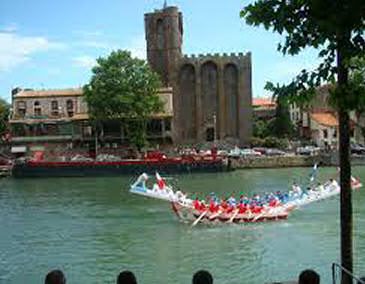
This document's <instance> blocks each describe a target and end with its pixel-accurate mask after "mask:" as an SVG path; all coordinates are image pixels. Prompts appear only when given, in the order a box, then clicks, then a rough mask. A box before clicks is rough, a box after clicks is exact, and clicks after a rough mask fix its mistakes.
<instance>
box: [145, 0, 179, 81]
mask: <svg viewBox="0 0 365 284" xmlns="http://www.w3.org/2000/svg"><path fill="white" fill-rule="evenodd" d="M144 21H145V35H146V42H147V60H148V63H149V64H150V66H151V68H152V69H153V70H154V71H156V72H157V73H158V74H160V76H161V81H162V83H163V85H164V86H165V87H168V86H171V85H173V82H174V80H175V71H176V67H177V65H178V62H179V60H180V58H181V56H182V50H181V48H182V37H183V20H182V14H181V13H180V12H179V9H178V8H177V7H174V6H168V5H167V3H166V1H165V2H164V6H163V8H162V9H161V10H155V11H154V12H152V13H147V14H145V16H144Z"/></svg>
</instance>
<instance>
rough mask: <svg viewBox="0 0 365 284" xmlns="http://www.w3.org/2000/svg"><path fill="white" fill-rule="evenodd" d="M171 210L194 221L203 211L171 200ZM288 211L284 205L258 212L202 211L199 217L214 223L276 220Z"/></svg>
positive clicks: (202, 220) (286, 215)
mask: <svg viewBox="0 0 365 284" xmlns="http://www.w3.org/2000/svg"><path fill="white" fill-rule="evenodd" d="M171 206H172V210H173V212H174V213H175V214H176V216H177V217H178V218H179V219H180V220H182V221H188V222H191V221H195V220H197V219H198V218H201V215H202V214H203V213H204V212H205V211H199V210H195V209H194V208H192V207H187V206H182V205H181V204H179V203H178V202H171ZM288 215H289V211H288V210H287V209H286V208H284V207H280V208H279V207H278V208H273V209H272V210H271V209H269V210H266V211H264V212H260V213H242V214H235V212H231V213H226V212H225V213H219V212H210V211H209V210H208V211H207V212H206V213H204V217H203V218H201V219H200V222H201V223H206V224H216V223H236V224H237V223H248V222H262V221H278V220H285V219H287V218H288Z"/></svg>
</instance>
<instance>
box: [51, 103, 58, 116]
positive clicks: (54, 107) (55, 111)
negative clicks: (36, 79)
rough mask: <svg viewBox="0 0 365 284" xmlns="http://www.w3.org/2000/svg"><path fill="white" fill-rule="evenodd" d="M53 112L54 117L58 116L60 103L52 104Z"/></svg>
mask: <svg viewBox="0 0 365 284" xmlns="http://www.w3.org/2000/svg"><path fill="white" fill-rule="evenodd" d="M51 111H52V115H53V116H58V101H52V102H51Z"/></svg>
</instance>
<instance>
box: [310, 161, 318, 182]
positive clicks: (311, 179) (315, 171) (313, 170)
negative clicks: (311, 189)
mask: <svg viewBox="0 0 365 284" xmlns="http://www.w3.org/2000/svg"><path fill="white" fill-rule="evenodd" d="M316 173H317V164H314V166H313V168H312V174H311V178H310V181H311V182H313V181H314V179H315V178H316Z"/></svg>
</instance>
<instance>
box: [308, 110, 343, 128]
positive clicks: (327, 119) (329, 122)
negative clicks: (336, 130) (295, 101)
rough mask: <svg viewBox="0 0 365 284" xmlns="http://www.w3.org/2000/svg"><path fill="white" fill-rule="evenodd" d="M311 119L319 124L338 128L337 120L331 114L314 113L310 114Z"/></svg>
mask: <svg viewBox="0 0 365 284" xmlns="http://www.w3.org/2000/svg"><path fill="white" fill-rule="evenodd" d="M311 117H312V119H313V120H315V121H316V122H317V123H319V124H322V125H325V126H338V119H337V117H336V116H335V115H334V114H333V113H331V112H316V113H312V114H311Z"/></svg>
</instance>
